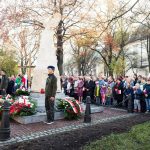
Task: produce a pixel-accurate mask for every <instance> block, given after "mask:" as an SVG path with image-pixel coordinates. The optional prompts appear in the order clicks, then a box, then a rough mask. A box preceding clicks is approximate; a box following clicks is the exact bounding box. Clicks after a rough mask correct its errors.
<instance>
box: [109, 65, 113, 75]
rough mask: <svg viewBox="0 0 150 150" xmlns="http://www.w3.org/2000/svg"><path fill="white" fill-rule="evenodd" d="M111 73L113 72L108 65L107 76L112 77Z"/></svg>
mask: <svg viewBox="0 0 150 150" xmlns="http://www.w3.org/2000/svg"><path fill="white" fill-rule="evenodd" d="M113 73H114V71H113V69H112V68H111V67H110V66H109V67H108V74H109V76H112V77H113Z"/></svg>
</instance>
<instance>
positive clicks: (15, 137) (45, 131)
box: [0, 108, 134, 146]
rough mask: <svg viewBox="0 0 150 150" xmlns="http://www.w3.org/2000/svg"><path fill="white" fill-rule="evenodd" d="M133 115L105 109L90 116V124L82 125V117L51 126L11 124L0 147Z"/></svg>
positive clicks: (60, 121) (57, 122) (118, 110)
mask: <svg viewBox="0 0 150 150" xmlns="http://www.w3.org/2000/svg"><path fill="white" fill-rule="evenodd" d="M133 115H134V114H128V113H127V112H126V111H124V110H121V109H112V108H105V109H104V112H102V113H95V114H92V115H91V117H92V122H91V123H83V119H84V118H83V117H82V118H81V119H79V120H73V121H66V120H58V121H55V122H54V124H51V125H47V124H44V123H42V122H41V123H34V124H27V125H22V124H19V123H16V122H11V139H10V140H8V141H4V142H0V146H4V145H9V144H12V143H18V142H22V141H28V140H32V139H36V138H40V137H43V136H47V135H52V134H57V133H62V132H65V131H72V130H75V129H79V128H83V127H87V126H92V125H95V124H99V123H104V122H109V121H113V120H116V119H120V118H127V117H130V116H133Z"/></svg>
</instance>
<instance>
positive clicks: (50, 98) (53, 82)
mask: <svg viewBox="0 0 150 150" xmlns="http://www.w3.org/2000/svg"><path fill="white" fill-rule="evenodd" d="M47 69H48V78H47V80H46V86H45V108H46V114H47V122H46V123H47V124H52V123H53V121H54V103H55V95H56V91H57V78H56V76H55V75H54V71H55V67H54V66H48V67H47Z"/></svg>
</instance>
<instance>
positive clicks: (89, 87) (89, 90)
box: [84, 76, 95, 103]
mask: <svg viewBox="0 0 150 150" xmlns="http://www.w3.org/2000/svg"><path fill="white" fill-rule="evenodd" d="M84 88H85V92H86V97H87V96H90V97H91V102H92V103H94V97H93V95H94V92H93V91H94V88H95V84H94V82H93V81H92V80H91V78H90V77H89V76H88V77H86V81H85V83H84Z"/></svg>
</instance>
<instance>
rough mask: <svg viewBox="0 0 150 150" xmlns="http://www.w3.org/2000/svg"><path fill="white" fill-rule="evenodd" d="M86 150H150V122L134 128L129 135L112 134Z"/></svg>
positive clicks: (90, 145) (88, 146)
mask: <svg viewBox="0 0 150 150" xmlns="http://www.w3.org/2000/svg"><path fill="white" fill-rule="evenodd" d="M83 149H84V150H150V122H146V123H143V124H140V125H136V126H134V127H132V129H131V130H130V131H129V132H128V133H123V134H111V135H110V136H107V137H103V138H102V139H101V140H97V141H95V142H91V143H90V144H89V145H86V146H85V147H84V148H83Z"/></svg>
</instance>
